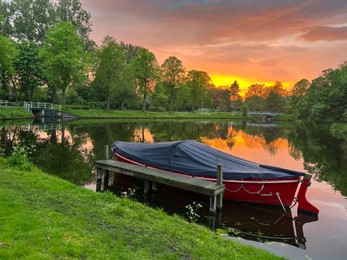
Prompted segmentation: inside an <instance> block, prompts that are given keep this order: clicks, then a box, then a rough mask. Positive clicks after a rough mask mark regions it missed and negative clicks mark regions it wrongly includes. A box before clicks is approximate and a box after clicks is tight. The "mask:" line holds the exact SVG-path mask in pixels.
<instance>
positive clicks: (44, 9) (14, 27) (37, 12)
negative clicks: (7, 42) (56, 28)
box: [6, 0, 55, 44]
mask: <svg viewBox="0 0 347 260" xmlns="http://www.w3.org/2000/svg"><path fill="white" fill-rule="evenodd" d="M6 4H7V8H8V10H9V11H8V13H7V15H8V16H9V17H7V19H8V21H9V22H8V25H7V26H8V27H10V28H7V30H8V31H10V32H9V33H10V36H11V38H13V39H15V40H16V41H22V40H28V41H30V42H35V43H38V44H42V42H43V40H44V38H45V33H46V31H47V29H48V28H49V27H50V26H52V25H53V24H54V23H55V10H54V6H53V4H52V3H51V2H50V0H12V1H10V2H8V3H6Z"/></svg>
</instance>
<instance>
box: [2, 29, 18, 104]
mask: <svg viewBox="0 0 347 260" xmlns="http://www.w3.org/2000/svg"><path fill="white" fill-rule="evenodd" d="M17 56H18V50H17V48H16V44H15V43H14V42H13V41H11V40H10V39H8V38H7V37H4V36H1V35H0V86H1V88H0V97H1V98H9V97H10V96H11V95H12V94H10V93H11V92H10V91H11V90H10V83H11V82H13V81H12V80H13V75H14V73H15V67H14V61H15V59H16V57H17Z"/></svg>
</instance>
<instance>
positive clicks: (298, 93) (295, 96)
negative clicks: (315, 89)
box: [290, 79, 310, 110]
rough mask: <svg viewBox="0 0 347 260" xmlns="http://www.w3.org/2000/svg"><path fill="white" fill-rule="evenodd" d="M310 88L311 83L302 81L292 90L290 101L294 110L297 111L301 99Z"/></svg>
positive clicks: (305, 80)
mask: <svg viewBox="0 0 347 260" xmlns="http://www.w3.org/2000/svg"><path fill="white" fill-rule="evenodd" d="M309 87H310V82H309V81H308V80H307V79H302V80H300V81H299V82H297V83H295V84H294V87H293V90H292V96H291V100H290V105H291V107H292V109H294V110H295V109H296V106H297V104H298V102H299V100H300V99H301V98H303V97H304V96H305V95H306V92H307V90H308V88H309Z"/></svg>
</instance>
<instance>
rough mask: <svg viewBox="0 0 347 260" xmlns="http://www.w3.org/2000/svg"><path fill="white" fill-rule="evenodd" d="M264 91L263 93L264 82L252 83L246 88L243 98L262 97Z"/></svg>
mask: <svg viewBox="0 0 347 260" xmlns="http://www.w3.org/2000/svg"><path fill="white" fill-rule="evenodd" d="M264 93H265V86H264V84H252V85H250V86H249V87H248V89H247V92H246V94H245V99H247V98H249V97H252V96H258V97H262V96H264Z"/></svg>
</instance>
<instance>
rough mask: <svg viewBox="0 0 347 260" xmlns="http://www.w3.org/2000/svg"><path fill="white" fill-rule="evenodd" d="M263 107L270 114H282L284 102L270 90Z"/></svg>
mask: <svg viewBox="0 0 347 260" xmlns="http://www.w3.org/2000/svg"><path fill="white" fill-rule="evenodd" d="M265 106H266V108H267V109H269V110H270V111H272V112H282V111H283V110H284V108H285V106H286V101H285V99H284V98H283V97H282V96H281V95H280V94H278V93H276V92H275V91H274V90H270V93H269V95H268V96H267V98H266V99H265Z"/></svg>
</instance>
